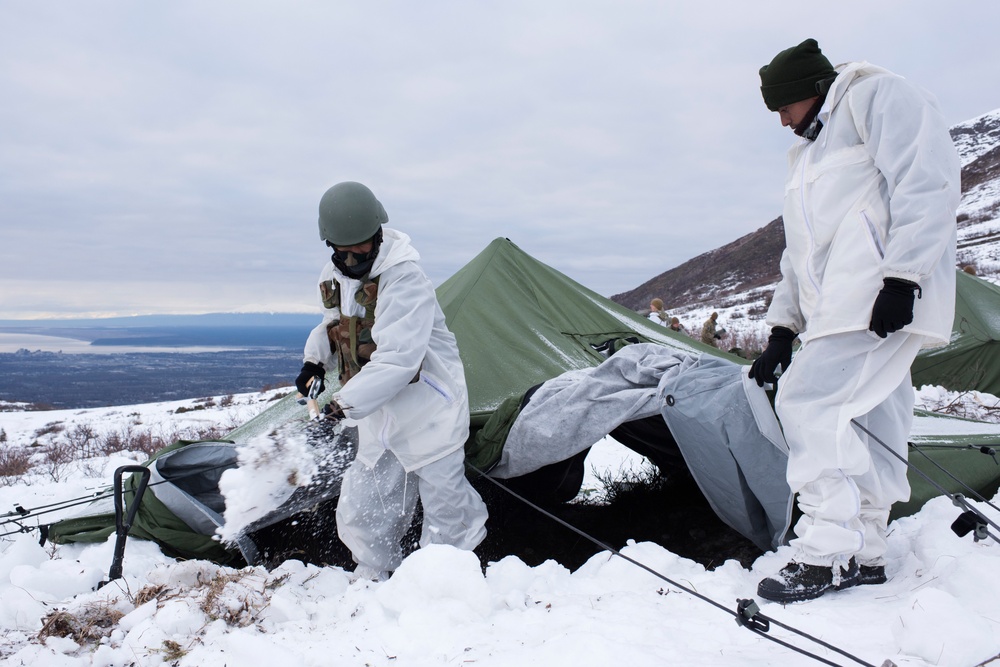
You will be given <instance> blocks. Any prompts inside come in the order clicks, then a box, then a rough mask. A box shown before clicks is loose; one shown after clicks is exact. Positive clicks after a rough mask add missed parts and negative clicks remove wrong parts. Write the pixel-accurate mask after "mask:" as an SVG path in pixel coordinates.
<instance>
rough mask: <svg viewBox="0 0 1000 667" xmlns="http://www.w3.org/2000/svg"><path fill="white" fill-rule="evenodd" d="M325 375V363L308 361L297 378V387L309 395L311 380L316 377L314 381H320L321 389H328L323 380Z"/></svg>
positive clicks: (301, 392) (304, 394) (300, 391)
mask: <svg viewBox="0 0 1000 667" xmlns="http://www.w3.org/2000/svg"><path fill="white" fill-rule="evenodd" d="M325 376H326V373H325V372H324V371H323V364H314V363H313V362H311V361H307V362H306V363H304V364H303V365H302V371H301V372H300V373H299V376H298V377H297V378H295V388H296V389H298V390H299V393H300V394H302V395H303V396H308V395H309V380H310V379H311V378H315V379H314V380H313V382H319V391H320V393H322V392H323V390H324V389H326V383H325V382H323V378H324V377H325Z"/></svg>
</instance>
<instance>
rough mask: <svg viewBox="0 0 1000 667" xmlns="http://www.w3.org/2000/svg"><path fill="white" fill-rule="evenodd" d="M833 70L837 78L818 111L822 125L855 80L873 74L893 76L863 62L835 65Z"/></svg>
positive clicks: (881, 68)
mask: <svg viewBox="0 0 1000 667" xmlns="http://www.w3.org/2000/svg"><path fill="white" fill-rule="evenodd" d="M835 69H836V70H837V78H836V79H834V81H833V84H832V85H831V86H830V90H829V91H827V94H826V101H825V102H824V103H823V108H822V109H820V111H819V119H820V120H821V121H822V122H823V124H824V125H825V124H826V123H827V122H828V119H829V118H830V112H831V111H833V109H834V108H835V107H836V106H837V105H838V104H839V103H840V100H841V99H843V97H844V94H845V93H847V89H848V88H849V87H850V86H851V83H852V82H853V81H854V80H855V79H859V78H861V77H865V76H871V75H873V74H889V75H893V74H892V72H890V71H889V70H887V69H885V68H884V67H879V66H878V65H872V64H871V63H869V62H865V61H861V62H856V63H845V64H843V65H837V67H836V68H835ZM893 76H895V75H893Z"/></svg>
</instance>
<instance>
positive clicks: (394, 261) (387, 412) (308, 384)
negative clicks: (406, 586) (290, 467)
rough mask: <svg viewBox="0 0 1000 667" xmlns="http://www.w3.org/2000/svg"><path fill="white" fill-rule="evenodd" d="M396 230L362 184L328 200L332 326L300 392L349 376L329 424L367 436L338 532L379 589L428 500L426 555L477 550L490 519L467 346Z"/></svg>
mask: <svg viewBox="0 0 1000 667" xmlns="http://www.w3.org/2000/svg"><path fill="white" fill-rule="evenodd" d="M388 221H389V216H388V215H387V214H386V211H385V208H384V207H383V206H382V203H381V202H380V201H379V200H378V199H377V198H376V197H375V195H374V193H372V191H371V190H370V189H369V188H368V187H366V186H365V185H363V184H361V183H356V182H353V181H347V182H343V183H338V184H336V185H334V186H333V187H331V188H330V189H328V190H327V191H326V192H325V193H324V194H323V197H322V198H321V199H320V203H319V235H320V239H321V240H322V241H323V242H324V243H326V245H327V246H328V247H329V248H331V249H332V251H333V254H332V256H331V257H330V261H329V262H327V263H326V265H325V266H324V267H323V270H322V272H321V273H320V278H319V294H320V300H321V302H322V305H323V321H322V322H321V323H320V324H319V326H317V327H316V328H315V329H314V330H313V331H312V333H311V334H310V335H309V338H308V340H307V341H306V346H305V351H304V360H303V361H304V363H303V367H302V372H301V373H300V374H299V376H298V378H297V379H296V383H295V384H296V387H297V388H298V390H299V392H300V393H302V394H303V395H305V394H308V393H309V390H310V389H311V388H315V385H314V384H313V383H316V382H318V383H320V385H319V386H320V391H322V389H323V387H324V385H325V381H326V374H327V369H330V368H334V367H336V368H337V380H338V381H339V383H340V388H339V389H338V390H337V391H335V392H334V394H333V398H332V400H331V402H330V404H329V405H328V406H327V409H326V413H327V414H329V415H331V416H332V418H343V419H345V420H346V423H347V424H348V425H356V426H357V428H358V453H357V456H356V458H355V460H354V462H353V463H352V464H351V466H350V468H348V470H347V472H346V473H345V475H344V478H343V482H342V487H341V493H340V500H339V502H338V504H337V532H338V534H339V535H340V538H341V540H342V541H343V542H344V544H346V545H347V547H348V548H349V549H350V550H351V554H352V555H353V557H354V560H355V562H357V564H358V565H357V568H356V570H355V572H356V573H357V574H358V576H360V577H366V578H371V579H376V580H378V579H383V578H385V577H387V576H388V575H389V573H391V572H392V571H393V570H395V569H396V568H397V567H398V566H399V564H400V561H401V560H402V549H401V544H400V542H401V540H402V538H403V535H404V533H405V532H406V530H407V529H408V528H409V526H410V522H411V520H412V518H413V514H414V510H415V508H416V502H417V498H418V497H419V498H420V501H421V504H422V506H423V511H424V519H423V531H422V532H421V536H420V545H421V546H426V545H427V544H432V543H437V544H449V545H452V546H455V547H458V548H461V549H470V550H471V549H474V548H475V547H476V546H477V545H478V544H479V543H480V542H481V541H482V540H483V538H484V537H485V536H486V527H485V526H486V518H487V511H486V505H485V504H484V503H483V501H482V498H480V496H479V494H478V493H477V492H476V491H475V489H473V488H472V485H471V484H470V483H469V481H468V480H467V479H466V477H465V450H464V444H465V441H466V439H467V438H468V435H469V398H468V390H467V388H466V383H465V371H464V368H463V366H462V360H461V358H460V357H459V354H458V345H457V343H456V341H455V336H454V335H453V334H452V333H451V332H450V331H449V330H448V327H447V326H446V324H445V319H444V313H443V312H442V311H441V306H440V305H439V304H438V302H437V297H436V295H435V293H434V286H433V285H432V284H431V281H430V280H429V279H428V278H427V276H426V274H424V272H423V270H422V269H421V268H420V265H419V264H418V261H419V259H420V255H419V254H418V253H417V251H416V250H415V249H414V248H413V246H412V245H411V243H410V237H409V236H407V235H406V234H404V233H403V232H401V231H399V230H396V229H392V228H390V227H386V226H385V223H387V222H388Z"/></svg>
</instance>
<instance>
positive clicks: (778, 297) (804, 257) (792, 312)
mask: <svg viewBox="0 0 1000 667" xmlns="http://www.w3.org/2000/svg"><path fill="white" fill-rule="evenodd" d="M818 117H819V119H820V120H821V121H822V123H823V129H822V131H821V132H820V133H819V136H818V137H817V138H816V140H815V141H809V140H807V139H801V140H799V141H798V142H797V143H796V144H795V145H793V146H792V148H791V149H790V150H789V153H788V163H789V171H788V178H787V181H786V183H785V204H784V213H783V215H784V224H785V244H786V248H785V251H784V253H783V254H782V256H781V281H780V282H779V283H778V286H777V287H776V288H775V292H774V298H773V300H772V302H771V306H770V308H769V309H768V314H767V323H768V324H769V325H770V326H783V327H787V328H789V329H791V330H792V331H795V332H797V333H798V334H799V337H800V339H801V340H802V341H803V342H805V341H807V340H809V339H811V338H817V337H819V336H825V335H829V334H835V333H842V332H846V331H857V330H865V329H868V325H869V322H870V320H871V312H872V305H873V304H874V302H875V298H876V296H877V295H878V292H879V290H880V289H881V288H882V279H883V278H900V279H903V280H909V281H912V282H915V283H917V284H918V285H920V288H921V291H922V294H921V295H920V298H919V299H916V300H915V303H914V313H913V323H912V324H910V325H908V326H906V327H905V328H904V330H905V331H909V332H912V333H917V334H922V335H924V336H926V337H927V338H928V340H927V343H926V344H928V345H940V344H944V343H947V342H948V339H949V337H950V334H951V325H952V320H953V318H954V309H955V246H956V234H957V229H956V222H955V212H956V209H957V208H958V203H959V197H960V194H961V189H960V182H959V177H960V171H961V167H960V163H959V158H958V153H957V151H956V150H955V147H954V144H953V143H952V140H951V136H950V135H949V133H948V128H947V125H946V123H945V122H944V119H943V117H942V115H941V113H940V111H939V110H938V107H937V103H936V102H935V101H934V99H933V98H932V97H931V96H930V95H929V94H927V93H926V92H924V91H922V90H921V89H919V88H917V87H916V86H914V85H912V84H910V83H909V82H907V81H906V80H905V79H903V78H902V77H899V76H897V75H895V74H893V73H891V72H889V71H887V70H884V69H882V68H880V67H876V66H874V65H870V64H868V63H865V62H859V63H849V64H847V65H842V66H840V67H839V68H838V76H837V78H836V80H835V81H834V83H833V85H832V87H831V88H830V91H829V93H828V95H827V98H826V101H825V103H824V105H823V108H822V109H821V110H820V113H819V116H818Z"/></svg>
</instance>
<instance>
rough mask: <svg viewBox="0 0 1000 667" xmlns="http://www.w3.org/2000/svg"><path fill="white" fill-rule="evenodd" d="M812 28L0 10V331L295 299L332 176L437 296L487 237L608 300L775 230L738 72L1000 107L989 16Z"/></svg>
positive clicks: (733, 18) (948, 109)
mask: <svg viewBox="0 0 1000 667" xmlns="http://www.w3.org/2000/svg"><path fill="white" fill-rule="evenodd" d="M819 11H820V10H819V9H817V10H815V12H814V11H812V10H810V9H809V8H804V10H803V11H799V12H792V11H790V10H789V8H788V6H787V5H786V4H784V3H777V2H771V1H769V0H768V1H765V2H760V3H752V4H747V3H743V2H737V1H736V0H729V1H728V2H723V3H721V4H719V3H716V4H713V5H704V6H699V7H697V8H695V7H687V6H683V5H677V4H676V3H658V2H653V1H652V0H627V1H624V2H620V3H605V2H571V1H569V0H561V1H557V2H546V3H537V2H528V1H527V0H518V1H514V2H508V3H501V4H485V5H484V4H482V3H463V2H457V1H450V0H446V1H441V2H437V1H436V2H432V3H406V2H402V1H401V0H386V1H384V2H373V3H365V4H361V3H347V2H319V1H315V2H308V1H296V2H292V3H280V4H279V3H269V2H253V1H248V2H239V3H237V2H234V1H229V0H224V1H221V2H213V3H209V4H205V3H196V2H192V1H188V0H181V1H180V2H173V3H169V4H160V5H148V4H145V5H134V4H129V3H122V2H112V1H107V2H97V1H85V2H80V3H71V4H61V5H59V6H51V5H46V4H44V3H35V4H28V5H24V4H19V5H17V7H16V9H15V8H14V6H12V5H11V6H2V7H0V96H2V98H3V99H4V101H5V102H4V104H3V105H2V106H0V124H2V127H4V132H3V133H0V224H2V227H3V229H4V243H3V244H2V246H0V287H2V288H3V291H2V292H0V317H3V316H10V314H11V313H14V312H17V313H21V314H24V313H31V312H38V313H41V312H59V311H62V310H65V311H76V312H86V311H95V312H96V311H98V310H100V311H102V312H115V311H116V310H117V309H118V308H121V309H122V311H123V312H125V311H129V312H131V311H132V310H134V309H138V310H140V311H141V312H162V311H165V310H170V311H176V310H187V311H189V312H204V311H206V310H215V309H223V310H228V309H229V306H228V304H233V307H234V308H235V307H238V304H239V303H253V302H257V301H259V299H257V298H256V297H257V296H258V295H267V300H268V301H269V302H273V303H281V304H289V307H292V306H293V305H294V304H300V302H303V301H304V302H305V303H311V300H312V299H313V298H314V297H313V289H314V285H313V283H314V282H315V276H316V275H317V273H318V271H319V268H320V266H321V264H322V262H323V261H324V259H325V258H326V250H325V249H324V248H323V247H322V246H321V245H320V244H319V242H318V240H317V238H316V232H315V217H316V206H317V204H318V201H319V197H320V196H321V195H322V193H323V192H324V191H325V190H326V188H327V187H329V186H330V185H332V184H333V183H336V182H338V181H341V180H360V181H362V182H365V183H366V184H368V185H369V186H371V187H372V189H373V190H374V191H375V192H376V194H377V196H379V198H380V199H381V200H382V201H383V203H384V204H385V206H386V208H387V210H388V211H389V215H390V220H391V222H390V224H391V225H395V226H398V227H399V228H401V229H403V230H404V231H406V232H407V233H409V234H410V235H411V236H412V237H413V238H414V242H415V243H416V245H417V248H418V250H419V251H420V252H421V254H422V256H423V258H424V265H425V268H426V270H427V271H428V273H429V274H430V275H431V277H432V279H433V280H434V281H435V283H440V282H442V281H443V280H444V279H446V278H447V277H448V276H450V275H451V274H452V273H453V272H454V271H455V270H457V269H458V268H460V267H461V266H462V265H464V264H465V263H466V262H467V261H468V260H469V259H471V258H472V257H473V256H474V255H475V254H477V253H478V252H479V251H480V250H482V249H483V248H484V247H485V246H486V245H487V244H488V243H489V242H490V241H491V240H492V239H493V238H495V237H498V236H506V237H508V238H510V239H511V240H512V241H514V242H515V243H517V244H518V245H520V246H521V247H522V248H524V249H525V250H527V251H528V252H530V253H532V254H533V255H535V256H536V257H538V258H539V259H541V260H542V261H545V262H547V263H550V264H552V265H553V266H554V267H555V268H557V269H559V270H561V271H564V272H566V273H568V274H569V275H570V276H571V277H573V278H575V279H576V280H578V281H580V282H582V283H584V284H585V285H586V286H588V287H590V288H591V289H594V290H595V291H598V292H600V293H603V294H607V295H610V294H614V293H617V292H621V291H625V290H627V289H630V288H632V287H635V286H636V285H638V284H640V283H642V282H644V281H645V280H647V279H649V278H650V277H652V276H654V275H656V274H658V273H660V272H662V271H665V270H667V269H669V268H672V267H673V266H676V265H677V264H680V263H681V262H683V261H685V260H687V259H689V258H691V257H693V256H695V255H697V254H699V253H701V252H705V251H707V250H710V249H712V248H715V247H718V246H719V245H722V244H724V243H727V242H729V241H732V240H734V239H736V238H738V237H739V236H742V235H743V234H746V233H749V232H751V231H753V230H754V229H756V228H758V227H760V226H763V225H764V224H766V223H767V222H769V221H770V220H772V219H773V218H774V217H776V216H777V214H778V213H779V212H780V207H781V184H782V182H783V178H784V174H783V170H784V152H785V150H786V148H787V146H788V144H789V143H790V135H789V134H788V132H787V130H784V129H783V128H781V127H780V126H779V125H778V123H777V122H776V120H775V118H774V117H773V115H771V114H769V113H768V112H766V110H765V109H764V107H763V105H762V103H761V100H760V94H759V91H758V88H757V86H758V81H757V78H756V76H757V75H756V72H757V69H758V68H759V66H760V65H762V64H764V63H766V62H767V61H768V60H769V59H770V58H771V56H773V54H774V53H775V52H777V51H778V50H780V49H782V48H785V47H787V46H790V45H792V44H794V43H797V42H798V41H800V40H801V39H803V38H804V37H807V36H815V37H817V39H819V40H820V44H821V46H822V47H823V48H824V51H825V52H826V53H828V54H829V55H830V56H831V59H833V60H838V61H839V60H848V59H855V58H864V59H868V60H870V61H872V62H876V63H878V64H882V65H884V66H887V67H889V68H890V69H894V70H896V71H899V73H901V74H903V75H905V76H907V77H908V78H910V79H912V80H914V81H916V82H918V83H920V84H921V85H923V86H925V87H927V88H928V89H930V90H931V91H933V92H935V93H936V94H937V95H938V96H939V98H941V99H942V108H943V109H944V111H945V113H946V117H947V119H948V121H949V122H950V123H957V122H961V121H963V120H966V119H968V118H971V117H973V116H976V115H979V114H981V113H984V112H986V111H990V110H992V109H993V108H996V107H997V106H998V100H997V99H996V97H995V93H994V92H993V91H995V90H997V89H998V88H1000V86H998V84H1000V81H997V79H998V78H1000V74H998V72H997V71H996V68H995V67H994V66H993V65H992V63H991V62H987V61H988V60H989V59H988V58H982V57H981V54H979V51H980V50H981V47H982V44H984V43H989V40H990V39H991V38H992V32H993V28H992V26H994V25H996V24H997V22H998V21H997V19H998V18H1000V9H997V8H995V7H994V6H993V5H992V4H985V3H975V2H972V1H971V0H961V1H959V2H956V3H951V4H949V5H947V7H945V6H943V5H940V4H939V3H935V2H931V1H930V0H919V1H917V2H902V1H901V0H899V1H892V2H886V3H880V4H878V5H875V6H873V5H871V4H870V3H862V2H859V1H856V0H850V1H847V2H843V3H840V4H838V6H837V8H836V11H828V10H824V12H823V14H822V16H821V17H820V16H817V14H816V12H819ZM968 17H973V18H974V20H963V18H968ZM25 284H30V285H33V287H31V288H30V289H28V290H27V292H24V293H23V294H21V295H14V294H13V293H12V292H11V291H10V289H11V288H13V286H15V285H20V286H21V288H22V289H23V286H24V285H25ZM109 285H114V286H115V287H114V289H110V290H109V289H108V286H109ZM190 285H198V286H200V289H191V288H189V287H188V286H190ZM68 286H72V289H69V288H68ZM181 286H183V288H182V287H181ZM178 294H183V295H184V296H183V298H181V299H178V297H177V295H178ZM116 303H117V304H120V305H118V306H116ZM302 307H305V306H304V305H303V306H302Z"/></svg>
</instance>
